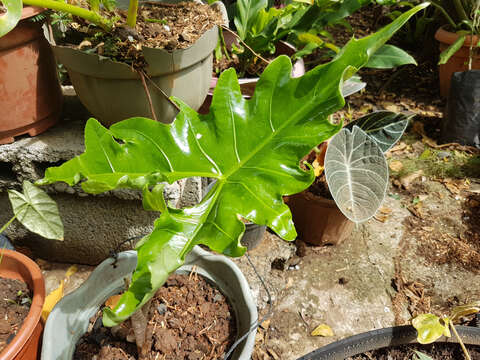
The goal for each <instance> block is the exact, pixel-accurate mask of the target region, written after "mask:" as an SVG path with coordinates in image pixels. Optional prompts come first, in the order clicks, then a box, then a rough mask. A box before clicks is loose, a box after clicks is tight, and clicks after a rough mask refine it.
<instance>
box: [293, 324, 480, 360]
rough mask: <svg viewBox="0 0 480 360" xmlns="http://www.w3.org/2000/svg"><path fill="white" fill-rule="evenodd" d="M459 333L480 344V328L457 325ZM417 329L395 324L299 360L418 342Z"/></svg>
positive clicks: (337, 359)
mask: <svg viewBox="0 0 480 360" xmlns="http://www.w3.org/2000/svg"><path fill="white" fill-rule="evenodd" d="M455 328H456V329H457V331H458V334H459V335H460V337H461V338H462V341H463V342H464V343H465V344H470V345H480V328H476V327H471V326H456V327H455ZM416 338H417V331H416V330H415V328H414V327H413V326H410V325H407V326H395V327H391V328H384V329H379V330H372V331H369V332H365V333H362V334H358V335H354V336H351V337H349V338H346V339H343V340H340V341H336V342H334V343H331V344H329V345H327V346H323V347H321V348H320V349H317V350H315V351H313V352H311V353H309V354H307V355H304V356H302V357H301V358H299V359H298V360H344V359H345V358H348V357H349V356H355V355H359V354H362V353H364V352H366V351H371V350H376V349H381V348H385V347H393V346H398V345H405V344H411V343H416V342H417V340H416ZM437 342H449V343H456V342H457V341H456V338H455V336H452V337H450V338H446V337H442V338H441V339H439V340H438V341H437Z"/></svg>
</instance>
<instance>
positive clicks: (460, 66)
mask: <svg viewBox="0 0 480 360" xmlns="http://www.w3.org/2000/svg"><path fill="white" fill-rule="evenodd" d="M435 39H437V40H438V41H439V42H440V46H439V48H440V52H442V51H444V50H445V49H447V48H448V47H449V46H450V45H452V44H453V43H454V42H455V41H456V40H457V39H458V35H457V34H456V33H452V32H449V31H447V30H445V29H442V28H440V29H438V30H437V32H436V33H435ZM479 41H480V37H479V36H473V44H474V47H475V45H476V44H478V42H479ZM471 43H472V36H467V37H466V39H465V42H464V43H463V46H462V47H461V48H460V49H459V50H458V51H457V52H456V53H455V54H453V56H452V57H451V58H450V59H449V60H448V61H447V63H446V64H443V65H440V66H439V73H440V95H442V96H443V97H447V96H448V92H449V90H450V79H451V77H452V74H453V73H454V72H458V71H467V70H468V58H469V53H470V44H471ZM473 69H480V49H479V48H478V47H477V48H476V49H474V56H473V60H472V70H473Z"/></svg>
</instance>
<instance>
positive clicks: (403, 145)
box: [389, 141, 407, 152]
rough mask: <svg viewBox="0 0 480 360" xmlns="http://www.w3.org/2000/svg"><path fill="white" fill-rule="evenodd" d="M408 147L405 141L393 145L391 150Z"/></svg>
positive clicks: (396, 150) (401, 149) (397, 150)
mask: <svg viewBox="0 0 480 360" xmlns="http://www.w3.org/2000/svg"><path fill="white" fill-rule="evenodd" d="M406 148H407V144H405V143H404V142H403V141H402V142H400V143H398V144H397V145H395V146H394V147H392V148H391V149H390V150H389V151H390V152H399V151H403V150H405V149H406Z"/></svg>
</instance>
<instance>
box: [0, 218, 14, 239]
mask: <svg viewBox="0 0 480 360" xmlns="http://www.w3.org/2000/svg"><path fill="white" fill-rule="evenodd" d="M16 218H17V215H13V217H12V218H11V219H10V220H8V222H7V223H6V224H5V225H3V226H2V228H1V229H0V235H1V234H2V233H3V232H4V231H5V230H6V229H7V228H8V226H9V225H10V224H11V223H12V222H13V220H15V219H16Z"/></svg>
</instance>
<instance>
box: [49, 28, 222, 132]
mask: <svg viewBox="0 0 480 360" xmlns="http://www.w3.org/2000/svg"><path fill="white" fill-rule="evenodd" d="M217 40H218V29H217V27H216V26H215V27H213V28H211V29H210V30H208V31H207V32H206V33H205V34H203V35H202V36H201V37H200V39H198V40H197V41H196V42H195V44H193V45H192V46H190V47H189V48H187V49H179V50H175V51H173V52H168V51H166V50H163V49H153V48H148V47H144V48H143V54H144V56H145V60H146V61H147V63H148V67H147V69H146V72H147V75H148V77H149V78H150V79H151V80H152V81H153V82H154V83H155V84H156V85H157V86H158V87H159V88H160V89H162V90H163V92H164V93H165V94H166V95H167V96H169V97H170V96H176V97H178V98H180V99H182V100H183V101H184V102H186V103H187V104H188V105H189V106H190V107H192V108H193V109H195V110H196V109H198V108H199V107H200V105H202V103H203V101H204V99H205V97H206V96H207V93H208V89H209V86H210V80H211V78H212V66H213V50H214V49H215V46H216V45H217ZM53 51H54V53H55V56H56V58H57V60H58V62H59V63H62V64H63V65H64V66H65V68H66V69H67V71H68V75H69V76H70V79H71V81H72V85H73V87H74V88H75V92H76V93H77V95H78V97H79V99H80V101H81V102H82V103H83V105H84V106H85V107H86V108H87V109H88V110H89V111H90V112H91V113H92V114H93V116H94V117H95V118H97V119H98V120H99V121H100V122H101V123H102V124H104V125H106V126H110V125H111V124H113V123H115V122H118V121H121V120H124V119H127V118H129V117H133V116H143V117H148V118H152V114H151V112H150V107H149V103H148V100H147V95H146V93H145V89H144V87H143V85H142V81H141V79H140V76H139V75H138V73H137V72H135V71H134V70H132V68H131V67H130V66H129V65H127V64H124V63H120V62H116V61H112V60H109V59H108V58H105V57H102V56H98V55H96V54H87V53H85V52H83V51H80V50H76V49H72V48H70V47H66V46H53ZM146 83H147V86H148V89H149V92H150V95H151V97H152V103H153V107H154V111H155V114H156V116H157V119H158V120H159V121H162V122H164V123H170V122H172V121H173V119H174V118H175V116H176V114H177V110H176V108H175V107H174V106H173V105H172V104H171V103H170V102H169V101H168V100H167V99H166V98H165V96H164V95H162V93H161V92H160V91H159V90H157V89H156V88H155V87H154V86H153V85H152V84H151V83H150V82H149V81H148V80H146Z"/></svg>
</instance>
